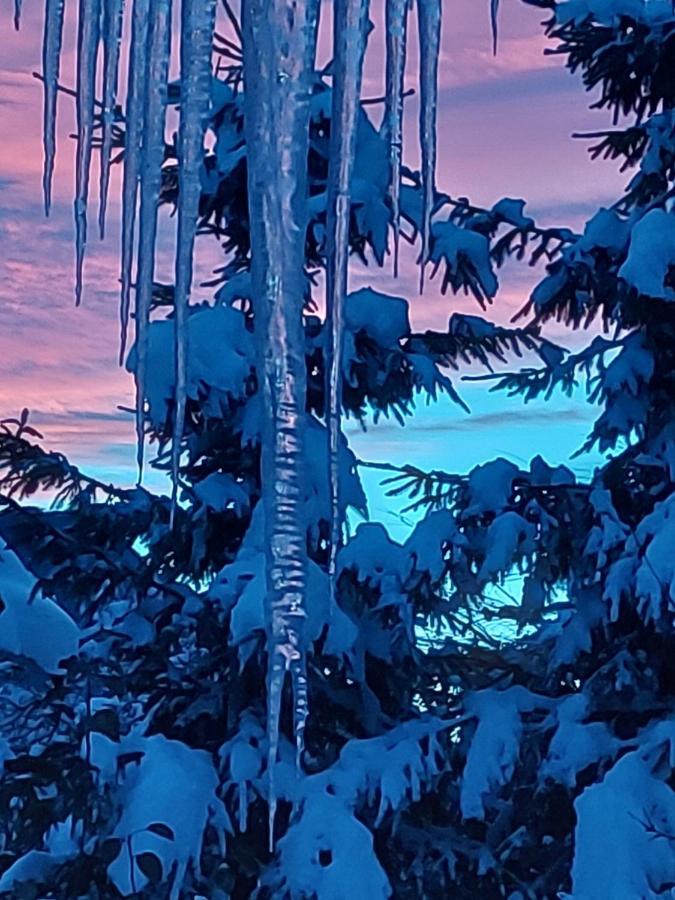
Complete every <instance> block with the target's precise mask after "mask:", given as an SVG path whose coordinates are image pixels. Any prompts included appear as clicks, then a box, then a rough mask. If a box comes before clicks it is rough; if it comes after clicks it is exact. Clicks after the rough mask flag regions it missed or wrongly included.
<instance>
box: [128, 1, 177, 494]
mask: <svg viewBox="0 0 675 900" xmlns="http://www.w3.org/2000/svg"><path fill="white" fill-rule="evenodd" d="M170 49H171V0H151V2H150V27H149V32H148V54H147V57H148V58H147V74H146V78H145V99H144V117H143V122H144V124H143V140H142V161H141V182H140V195H141V205H140V216H139V223H138V270H137V276H136V307H135V312H136V370H135V373H134V374H135V381H136V442H137V445H136V461H137V464H138V480H139V483H140V481H141V479H142V477H143V459H144V451H145V429H144V414H145V376H146V370H147V354H148V328H149V325H150V306H151V303H152V287H153V280H154V275H155V243H156V239H157V214H158V207H159V194H160V190H161V187H162V163H163V162H164V150H165V146H166V145H165V142H164V128H165V122H166V101H167V85H168V75H169V53H170Z"/></svg>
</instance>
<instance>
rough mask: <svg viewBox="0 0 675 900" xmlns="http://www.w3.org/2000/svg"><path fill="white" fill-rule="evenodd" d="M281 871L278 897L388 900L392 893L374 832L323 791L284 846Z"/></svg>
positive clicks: (313, 798)
mask: <svg viewBox="0 0 675 900" xmlns="http://www.w3.org/2000/svg"><path fill="white" fill-rule="evenodd" d="M279 866H280V869H281V872H282V873H283V876H282V880H281V886H282V890H280V892H279V896H281V895H283V893H285V891H288V892H289V894H290V896H292V897H309V896H312V897H315V898H316V900H343V898H344V897H345V896H348V897H350V898H353V900H386V898H388V897H390V896H391V893H392V892H391V887H390V886H389V881H388V879H387V876H386V875H385V873H384V870H383V869H382V866H381V865H380V864H379V862H378V860H377V857H376V856H375V853H374V849H373V836H372V834H371V832H370V831H369V830H368V828H366V826H365V825H363V824H362V823H361V822H359V821H358V819H356V818H355V817H354V816H353V815H352V814H351V812H350V811H349V809H347V808H345V805H344V803H343V802H342V801H341V800H340V799H338V798H337V797H333V796H331V795H330V794H328V793H326V792H324V791H317V792H316V794H313V795H312V796H311V797H309V798H308V799H307V800H306V801H305V807H304V809H303V812H302V815H301V817H300V819H299V821H298V823H297V824H295V825H293V827H291V828H290V829H289V831H288V833H287V834H286V836H285V837H284V838H283V839H282V840H280V841H279Z"/></svg>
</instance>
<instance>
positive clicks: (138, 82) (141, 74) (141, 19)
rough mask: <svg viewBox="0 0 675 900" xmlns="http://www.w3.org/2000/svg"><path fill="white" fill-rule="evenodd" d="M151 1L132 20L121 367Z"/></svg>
mask: <svg viewBox="0 0 675 900" xmlns="http://www.w3.org/2000/svg"><path fill="white" fill-rule="evenodd" d="M149 17H150V2H149V0H134V7H133V16H132V21H131V48H130V52H129V75H128V84H127V102H126V108H125V111H124V118H125V126H126V130H125V137H124V175H123V179H122V248H121V257H122V270H121V278H120V280H121V282H122V294H121V300H120V365H122V363H123V362H124V353H125V350H126V345H127V327H128V323H129V307H130V305H131V267H132V263H133V257H134V232H135V225H136V200H137V197H138V177H139V174H140V170H141V143H142V134H143V115H144V110H143V102H144V98H145V79H146V75H147V69H146V59H147V49H148V47H147V44H148V22H149Z"/></svg>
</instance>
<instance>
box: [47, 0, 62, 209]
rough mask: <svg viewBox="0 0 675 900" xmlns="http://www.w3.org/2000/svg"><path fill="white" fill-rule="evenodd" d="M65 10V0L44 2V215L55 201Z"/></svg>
mask: <svg viewBox="0 0 675 900" xmlns="http://www.w3.org/2000/svg"><path fill="white" fill-rule="evenodd" d="M63 10H64V0H47V2H46V3H45V24H44V34H43V38H42V78H43V82H42V83H43V90H44V104H43V128H42V146H43V149H44V166H43V171H42V191H43V194H44V201H45V215H47V216H48V215H49V211H50V209H51V205H52V176H53V174H54V159H55V157H56V102H57V96H58V85H59V68H60V64H61V40H62V36H63Z"/></svg>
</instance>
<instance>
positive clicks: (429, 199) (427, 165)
mask: <svg viewBox="0 0 675 900" xmlns="http://www.w3.org/2000/svg"><path fill="white" fill-rule="evenodd" d="M417 13H418V20H419V38H420V147H421V151H422V254H421V257H420V293H421V292H422V291H423V290H424V270H425V268H426V264H427V261H428V258H429V249H430V246H429V245H430V243H431V216H432V213H433V207H434V195H435V181H436V107H437V104H438V55H439V51H440V45H441V0H417Z"/></svg>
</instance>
